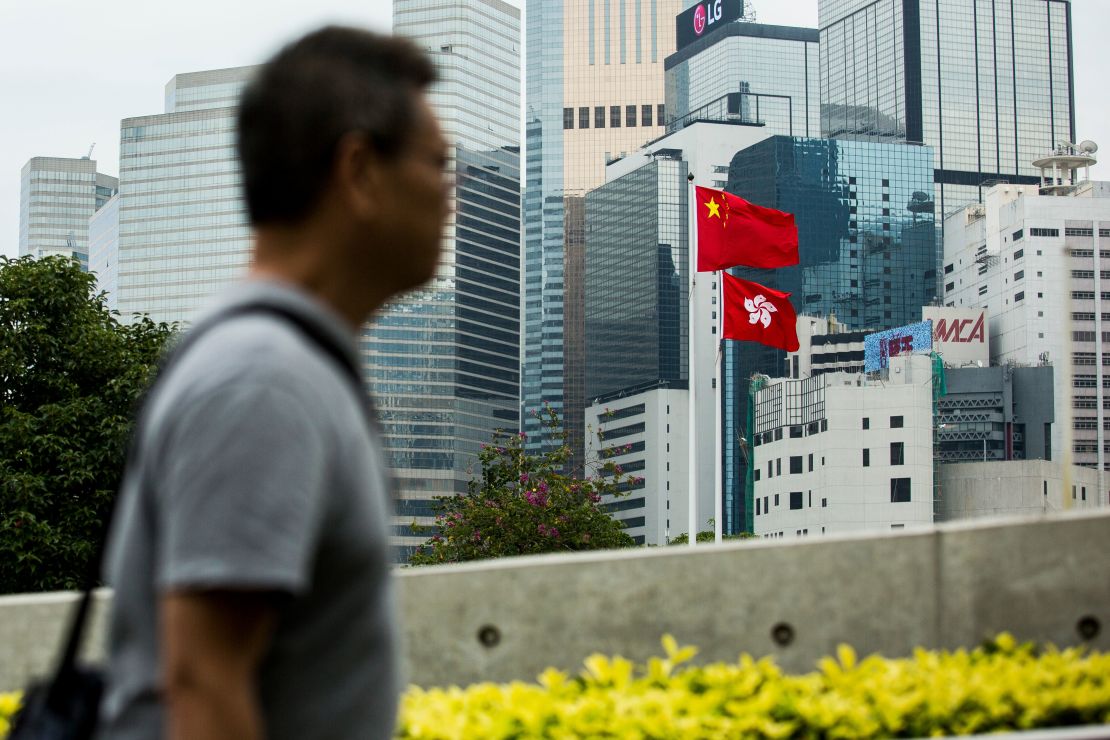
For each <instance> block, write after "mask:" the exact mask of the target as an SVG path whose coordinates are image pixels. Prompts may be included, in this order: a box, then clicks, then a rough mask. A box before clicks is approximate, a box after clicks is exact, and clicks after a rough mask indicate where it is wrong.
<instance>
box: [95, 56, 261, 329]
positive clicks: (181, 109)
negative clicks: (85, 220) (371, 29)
mask: <svg viewBox="0 0 1110 740" xmlns="http://www.w3.org/2000/svg"><path fill="white" fill-rule="evenodd" d="M255 69H256V68H255V67H237V68H233V69H219V70H211V71H205V72H190V73H188V74H179V75H177V76H175V77H174V78H173V79H172V80H170V82H169V83H168V84H167V85H166V95H165V100H166V112H165V113H161V114H157V115H151V116H140V117H136V118H125V119H124V120H123V121H122V122H121V123H120V203H119V260H118V264H119V271H118V274H117V277H116V280H117V287H118V296H117V303H116V305H117V308H118V309H119V311H120V313H121V314H122V316H123V317H124V319H126V318H127V317H129V316H130V315H131V314H133V313H136V312H142V313H148V314H150V316H151V317H152V318H153V319H154V320H155V321H188V320H190V319H192V318H193V315H194V314H195V313H196V311H197V310H198V309H199V308H201V307H202V306H203V305H204V304H205V302H206V301H207V299H208V297H209V296H211V295H212V294H213V293H215V292H217V291H218V290H219V289H220V288H222V287H225V286H227V285H229V284H231V283H232V282H234V281H235V280H237V279H238V278H240V277H241V276H242V275H243V274H244V273H245V272H246V269H247V264H248V261H249V259H250V226H249V224H248V221H247V214H246V209H245V208H244V206H243V203H242V199H241V192H240V177H239V163H238V159H237V155H236V152H235V114H236V106H237V105H238V100H239V92H240V90H241V89H242V87H243V85H245V84H246V82H247V81H248V80H249V79H250V78H251V76H252V75H253V73H254V70H255Z"/></svg>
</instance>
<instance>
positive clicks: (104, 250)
mask: <svg viewBox="0 0 1110 740" xmlns="http://www.w3.org/2000/svg"><path fill="white" fill-rule="evenodd" d="M119 202H120V199H119V194H118V193H117V194H116V195H113V196H112V198H111V199H110V200H109V201H108V202H107V203H105V204H104V206H103V207H102V208H101V209H100V210H99V211H97V212H96V213H94V214H93V216H92V218H90V219H89V272H91V273H93V274H95V275H96V288H97V290H99V291H103V292H104V293H105V294H106V296H105V297H106V300H107V301H108V308H110V309H112V310H113V311H114V310H116V308H117V304H116V300H117V293H118V286H119Z"/></svg>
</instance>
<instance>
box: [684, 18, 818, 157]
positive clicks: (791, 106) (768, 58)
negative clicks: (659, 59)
mask: <svg viewBox="0 0 1110 740" xmlns="http://www.w3.org/2000/svg"><path fill="white" fill-rule="evenodd" d="M817 40H818V36H817V30H816V29H813V28H793V27H789V26H770V25H764V24H760V23H742V22H740V23H726V24H724V25H722V26H721V27H720V28H718V29H716V30H713V31H711V32H709V33H706V34H705V36H703V37H702V38H700V39H698V40H697V41H696V42H694V43H691V44H689V45H688V46H686V47H683V48H682V49H680V50H678V51H677V52H675V53H674V54H672V55H671V56H669V57H667V59H666V62H665V67H666V105H667V111H668V113H669V116H670V118H669V121H670V123H669V124H668V130H674V129H675V128H677V127H681V126H682V125H683V124H684V122H688V121H690V120H714V121H724V120H739V121H745V122H749V123H762V124H763V125H765V126H766V127H767V129H768V130H769V131H770V132H771V133H774V134H784V135H786V136H819V135H820V133H821V80H820V67H819V62H820V55H819V53H818V48H817V47H818V44H817Z"/></svg>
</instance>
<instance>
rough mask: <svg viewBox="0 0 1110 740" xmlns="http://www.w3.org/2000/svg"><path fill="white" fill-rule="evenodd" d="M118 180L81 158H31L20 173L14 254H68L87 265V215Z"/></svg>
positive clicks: (104, 198)
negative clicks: (17, 246) (102, 172)
mask: <svg viewBox="0 0 1110 740" xmlns="http://www.w3.org/2000/svg"><path fill="white" fill-rule="evenodd" d="M118 187H119V181H118V180H117V179H116V178H114V177H111V176H109V175H103V174H101V173H99V172H97V171H96V160H95V159H89V158H88V157H83V158H81V159H70V158H67V157H32V158H31V159H29V160H28V161H27V164H25V165H23V170H22V172H21V173H20V198H19V254H20V256H21V257H22V256H26V255H31V256H34V257H47V256H50V255H63V256H66V257H73V258H75V259H77V260H78V261H80V262H81V264H82V266H84V267H85V268H86V269H87V268H88V264H89V218H91V217H92V215H93V214H94V213H96V211H97V210H98V209H99V208H100V207H101V206H103V205H104V204H105V203H107V202H108V199H109V198H111V197H112V196H113V195H114V194H115V192H116V190H117V188H118Z"/></svg>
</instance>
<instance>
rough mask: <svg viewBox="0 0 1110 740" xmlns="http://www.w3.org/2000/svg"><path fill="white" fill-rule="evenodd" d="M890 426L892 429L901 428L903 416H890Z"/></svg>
mask: <svg viewBox="0 0 1110 740" xmlns="http://www.w3.org/2000/svg"><path fill="white" fill-rule="evenodd" d="M890 428H891V429H901V428H902V417H901V416H892V417H890Z"/></svg>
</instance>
